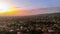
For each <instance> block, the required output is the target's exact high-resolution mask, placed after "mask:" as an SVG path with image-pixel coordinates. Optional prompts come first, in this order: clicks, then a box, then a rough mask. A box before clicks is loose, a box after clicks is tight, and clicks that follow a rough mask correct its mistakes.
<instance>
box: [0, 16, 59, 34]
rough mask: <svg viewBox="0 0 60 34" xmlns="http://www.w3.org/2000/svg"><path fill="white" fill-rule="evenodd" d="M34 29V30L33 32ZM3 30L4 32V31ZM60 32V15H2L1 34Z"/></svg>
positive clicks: (51, 33)
mask: <svg viewBox="0 0 60 34" xmlns="http://www.w3.org/2000/svg"><path fill="white" fill-rule="evenodd" d="M32 31H34V32H32ZM2 32H3V33H2ZM8 32H10V34H13V33H14V34H17V33H18V32H20V34H24V33H25V34H34V33H35V34H36V33H38V32H39V33H40V32H41V33H43V34H60V16H28V17H27V16H25V17H24V16H23V17H20V16H16V17H0V33H1V34H4V33H5V34H8Z"/></svg>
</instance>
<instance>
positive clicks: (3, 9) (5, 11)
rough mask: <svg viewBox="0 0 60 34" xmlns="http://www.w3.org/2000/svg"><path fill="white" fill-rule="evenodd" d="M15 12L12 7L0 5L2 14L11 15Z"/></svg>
mask: <svg viewBox="0 0 60 34" xmlns="http://www.w3.org/2000/svg"><path fill="white" fill-rule="evenodd" d="M14 11H15V9H14V8H13V7H12V6H11V5H8V4H3V3H0V14H11V13H12V12H14Z"/></svg>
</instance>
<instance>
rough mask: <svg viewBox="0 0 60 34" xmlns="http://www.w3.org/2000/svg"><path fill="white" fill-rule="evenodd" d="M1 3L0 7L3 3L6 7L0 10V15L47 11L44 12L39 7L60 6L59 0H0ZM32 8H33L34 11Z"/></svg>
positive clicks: (20, 14) (19, 14) (32, 13)
mask: <svg viewBox="0 0 60 34" xmlns="http://www.w3.org/2000/svg"><path fill="white" fill-rule="evenodd" d="M1 4H2V6H0V9H1V8H3V7H4V6H5V5H6V6H8V7H5V9H4V10H5V11H6V12H2V13H1V12H0V16H24V15H34V14H41V13H49V11H46V12H45V10H43V9H42V10H41V9H40V8H49V7H60V0H0V5H1ZM32 9H35V11H34V10H32ZM39 9H40V10H39ZM4 10H0V11H4ZM52 12H55V11H51V13H52Z"/></svg>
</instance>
